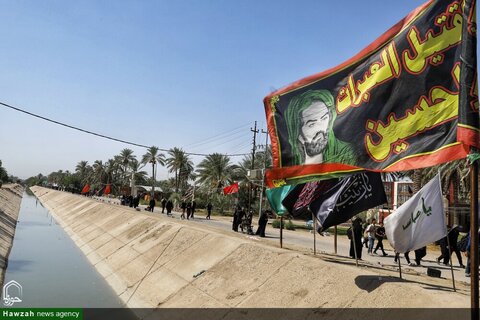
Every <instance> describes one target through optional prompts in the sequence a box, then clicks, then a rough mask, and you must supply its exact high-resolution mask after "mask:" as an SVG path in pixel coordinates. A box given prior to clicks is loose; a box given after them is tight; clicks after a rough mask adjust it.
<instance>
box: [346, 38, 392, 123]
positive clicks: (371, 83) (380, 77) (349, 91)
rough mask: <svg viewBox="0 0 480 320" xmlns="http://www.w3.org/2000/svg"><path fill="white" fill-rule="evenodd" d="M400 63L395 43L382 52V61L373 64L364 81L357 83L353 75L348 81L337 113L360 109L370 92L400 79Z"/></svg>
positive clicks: (365, 74)
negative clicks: (352, 108)
mask: <svg viewBox="0 0 480 320" xmlns="http://www.w3.org/2000/svg"><path fill="white" fill-rule="evenodd" d="M399 74H400V62H399V58H398V56H397V53H396V51H395V43H394V42H392V43H390V44H389V45H388V46H387V47H386V48H385V49H383V50H382V51H381V52H380V60H379V61H376V62H374V63H372V64H371V65H370V67H369V68H368V69H367V71H366V72H365V73H364V75H363V79H362V80H358V81H355V79H354V78H353V74H350V75H349V76H348V79H347V85H346V86H344V87H342V88H340V90H339V92H338V96H337V112H338V113H339V114H340V113H343V112H345V111H346V110H347V109H349V108H350V107H358V106H359V105H361V104H362V103H364V102H367V101H369V99H370V91H371V90H372V89H373V88H375V87H376V86H378V85H380V84H382V83H385V82H386V81H388V80H390V79H393V78H395V77H398V75H399Z"/></svg>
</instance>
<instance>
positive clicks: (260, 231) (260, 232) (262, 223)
mask: <svg viewBox="0 0 480 320" xmlns="http://www.w3.org/2000/svg"><path fill="white" fill-rule="evenodd" d="M271 212H272V211H270V210H264V211H263V212H262V214H261V215H260V217H259V218H258V228H257V232H255V234H256V235H257V236H260V237H262V238H265V228H266V227H267V223H268V214H269V213H271Z"/></svg>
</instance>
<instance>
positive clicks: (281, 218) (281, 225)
mask: <svg viewBox="0 0 480 320" xmlns="http://www.w3.org/2000/svg"><path fill="white" fill-rule="evenodd" d="M280 248H283V216H280Z"/></svg>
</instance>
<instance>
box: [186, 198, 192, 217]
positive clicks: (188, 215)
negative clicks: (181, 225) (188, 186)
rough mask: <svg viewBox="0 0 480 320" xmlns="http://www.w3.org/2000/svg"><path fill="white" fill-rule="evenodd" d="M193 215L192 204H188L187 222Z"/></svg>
mask: <svg viewBox="0 0 480 320" xmlns="http://www.w3.org/2000/svg"><path fill="white" fill-rule="evenodd" d="M191 214H192V203H191V202H187V220H189V219H190V215H191Z"/></svg>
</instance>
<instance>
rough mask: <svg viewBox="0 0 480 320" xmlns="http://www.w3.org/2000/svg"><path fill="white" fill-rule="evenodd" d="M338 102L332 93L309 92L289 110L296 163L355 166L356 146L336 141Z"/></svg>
mask: <svg viewBox="0 0 480 320" xmlns="http://www.w3.org/2000/svg"><path fill="white" fill-rule="evenodd" d="M335 118H336V112H335V103H334V99H333V96H332V94H331V93H330V92H329V91H328V90H308V91H306V92H304V93H302V94H300V95H298V96H295V97H294V98H293V99H292V100H291V101H290V103H289V104H288V107H287V109H286V111H285V120H286V122H287V130H288V142H289V143H290V146H291V150H292V155H293V159H292V160H293V163H291V164H288V165H302V164H319V163H345V164H351V165H355V162H356V161H355V156H354V152H353V149H352V147H351V146H350V145H349V144H348V143H346V142H344V141H341V140H339V139H336V138H335V134H334V132H333V123H334V121H335Z"/></svg>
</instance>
